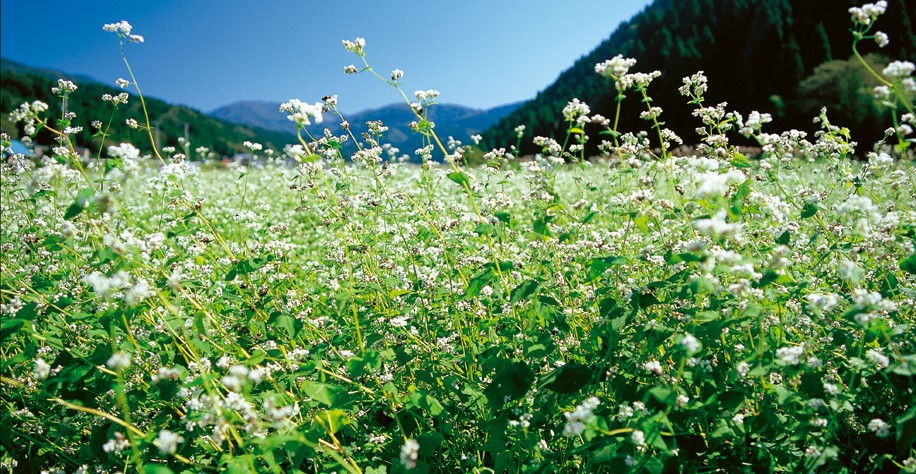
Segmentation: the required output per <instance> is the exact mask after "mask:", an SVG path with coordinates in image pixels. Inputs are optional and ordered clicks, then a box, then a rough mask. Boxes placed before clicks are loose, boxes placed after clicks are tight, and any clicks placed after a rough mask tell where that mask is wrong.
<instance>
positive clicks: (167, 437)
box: [158, 430, 184, 454]
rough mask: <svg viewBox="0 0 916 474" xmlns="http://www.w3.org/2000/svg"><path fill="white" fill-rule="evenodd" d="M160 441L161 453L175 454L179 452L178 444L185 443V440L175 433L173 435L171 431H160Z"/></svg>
mask: <svg viewBox="0 0 916 474" xmlns="http://www.w3.org/2000/svg"><path fill="white" fill-rule="evenodd" d="M158 441H159V452H160V453H162V454H175V451H177V450H178V444H179V443H183V442H184V438H182V437H181V436H179V435H177V434H175V433H172V432H171V431H169V430H160V431H159V436H158Z"/></svg>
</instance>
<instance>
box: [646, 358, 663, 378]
mask: <svg viewBox="0 0 916 474" xmlns="http://www.w3.org/2000/svg"><path fill="white" fill-rule="evenodd" d="M642 368H643V369H645V370H646V371H648V372H652V373H653V374H655V375H661V374H662V373H663V372H662V364H660V363H659V362H658V361H657V360H650V361H649V362H646V363H645V364H643V366H642Z"/></svg>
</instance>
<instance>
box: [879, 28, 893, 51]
mask: <svg viewBox="0 0 916 474" xmlns="http://www.w3.org/2000/svg"><path fill="white" fill-rule="evenodd" d="M875 43H876V44H877V45H878V47H879V48H883V47H885V46H887V45H889V44H891V40H890V39H889V38H888V37H887V33H885V32H883V31H878V32H876V33H875Z"/></svg>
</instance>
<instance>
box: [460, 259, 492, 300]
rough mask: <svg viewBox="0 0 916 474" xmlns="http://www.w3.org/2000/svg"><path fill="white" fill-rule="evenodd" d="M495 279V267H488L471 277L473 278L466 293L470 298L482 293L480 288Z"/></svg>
mask: <svg viewBox="0 0 916 474" xmlns="http://www.w3.org/2000/svg"><path fill="white" fill-rule="evenodd" d="M492 279H493V268H492V267H487V268H484V269H483V270H481V271H479V272H478V273H477V274H476V275H474V276H472V277H471V280H470V281H469V282H468V288H467V290H465V292H464V294H465V295H467V297H468V298H473V297H475V296H477V295H479V294H480V290H482V289H483V287H484V286H487V283H489V282H490V280H492Z"/></svg>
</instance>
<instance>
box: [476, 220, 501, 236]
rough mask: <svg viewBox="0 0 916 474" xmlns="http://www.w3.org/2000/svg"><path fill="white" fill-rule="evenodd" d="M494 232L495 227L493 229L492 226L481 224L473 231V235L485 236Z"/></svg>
mask: <svg viewBox="0 0 916 474" xmlns="http://www.w3.org/2000/svg"><path fill="white" fill-rule="evenodd" d="M495 230H496V227H493V224H488V223H483V224H480V225H478V226H477V227H476V228H475V229H474V233H475V234H477V235H487V234H492V233H493V231H495Z"/></svg>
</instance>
